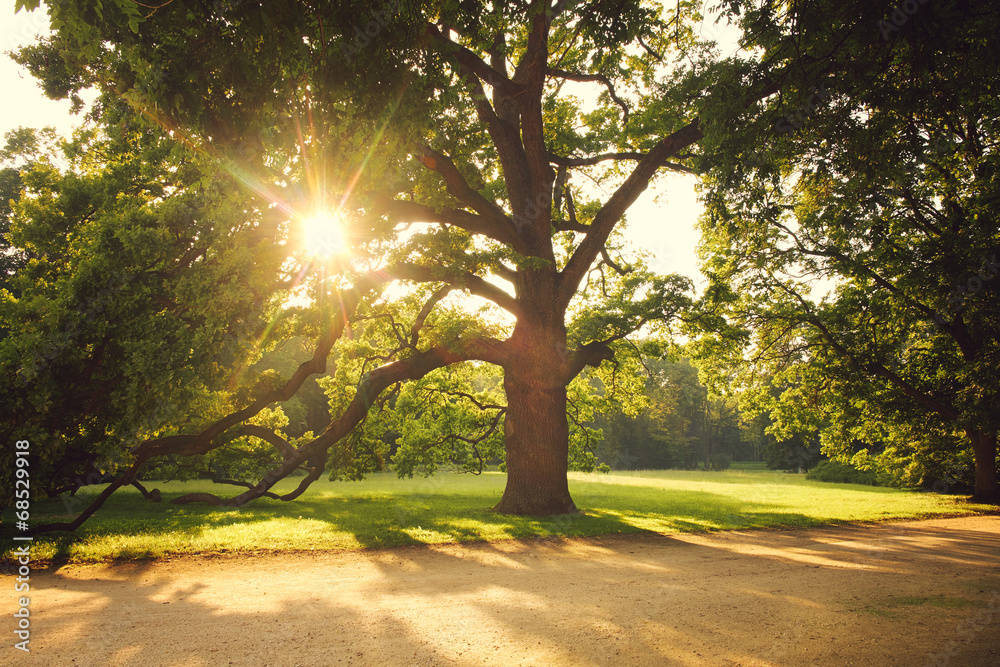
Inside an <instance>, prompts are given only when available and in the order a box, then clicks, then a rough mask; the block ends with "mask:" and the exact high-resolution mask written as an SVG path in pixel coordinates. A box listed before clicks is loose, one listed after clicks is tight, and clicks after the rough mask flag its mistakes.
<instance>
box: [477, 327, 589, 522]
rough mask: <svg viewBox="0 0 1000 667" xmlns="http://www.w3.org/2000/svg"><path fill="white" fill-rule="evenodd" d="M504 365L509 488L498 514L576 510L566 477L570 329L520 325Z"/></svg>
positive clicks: (540, 513)
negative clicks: (568, 342) (568, 332)
mask: <svg viewBox="0 0 1000 667" xmlns="http://www.w3.org/2000/svg"><path fill="white" fill-rule="evenodd" d="M508 344H509V345H510V350H509V352H510V353H511V354H510V356H511V359H510V361H509V362H508V364H507V365H506V366H505V367H504V383H503V384H504V391H505V392H506V394H507V413H506V416H505V420H504V447H505V449H506V454H507V457H506V459H507V486H506V488H505V489H504V493H503V497H502V498H501V499H500V502H499V503H498V504H497V506H496V507H494V510H495V511H497V512H501V513H503V514H527V515H534V516H542V515H548V514H566V513H570V512H576V511H577V510H576V505H575V504H574V503H573V499H572V498H571V497H570V494H569V483H568V480H567V478H566V473H567V468H568V457H569V424H568V422H567V420H566V383H567V380H566V370H567V367H568V363H567V353H566V330H565V327H564V326H562V325H561V323H559V322H553V323H550V324H549V325H530V324H529V325H526V324H521V323H519V324H518V325H517V327H516V328H515V330H514V335H513V336H512V337H511V338H510V340H509V341H508Z"/></svg>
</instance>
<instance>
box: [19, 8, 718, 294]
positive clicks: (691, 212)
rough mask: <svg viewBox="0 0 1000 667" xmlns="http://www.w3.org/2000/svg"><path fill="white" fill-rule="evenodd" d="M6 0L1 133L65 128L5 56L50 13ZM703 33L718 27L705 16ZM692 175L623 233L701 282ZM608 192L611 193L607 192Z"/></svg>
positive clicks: (636, 210) (664, 183)
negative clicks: (16, 7)
mask: <svg viewBox="0 0 1000 667" xmlns="http://www.w3.org/2000/svg"><path fill="white" fill-rule="evenodd" d="M13 5H14V3H13V2H11V1H10V0H8V2H7V3H6V6H5V7H4V8H3V9H2V10H0V21H2V23H0V25H2V33H0V51H2V52H3V54H4V55H3V56H2V57H0V86H2V88H0V89H2V90H4V91H5V93H6V94H5V98H6V100H7V103H6V104H4V105H3V106H2V107H0V135H5V134H6V133H7V132H9V131H10V130H13V129H15V128H17V127H20V126H26V127H44V126H47V125H51V126H54V127H55V128H56V129H57V130H59V131H60V132H63V133H69V132H70V131H71V130H72V128H73V127H75V126H77V125H79V123H80V119H79V117H76V116H73V115H71V114H70V111H69V108H70V103H69V101H68V100H63V101H60V102H56V101H52V100H49V99H48V98H46V97H45V96H44V95H43V94H42V92H41V89H40V88H39V87H38V85H37V84H36V83H35V81H34V79H33V78H32V77H31V75H29V74H28V73H27V72H26V71H24V69H23V68H21V67H19V66H18V65H17V64H16V63H14V62H13V61H12V60H10V58H9V57H8V56H7V55H6V54H7V52H8V51H11V50H14V49H16V48H18V47H20V46H22V45H24V44H28V43H31V42H32V41H34V40H35V39H36V36H37V35H39V34H44V33H47V32H48V16H47V15H46V14H45V12H44V11H43V10H41V9H40V10H36V11H34V12H26V11H23V10H22V11H21V12H18V13H17V14H15V13H14V8H13ZM702 29H703V33H704V32H708V33H709V34H708V35H706V36H711V34H712V32H713V31H716V30H718V29H717V28H715V27H714V26H712V25H711V24H710V22H708V21H706V22H705V24H704V25H703V26H702ZM695 185H696V179H695V178H694V177H693V176H690V175H687V174H669V175H667V176H666V177H664V178H661V179H660V182H659V183H658V184H657V185H656V186H655V187H651V188H649V189H647V190H646V192H644V193H643V195H642V196H641V197H640V199H639V201H637V202H636V203H635V204H634V205H633V206H632V208H631V209H630V210H629V212H628V214H627V215H626V221H627V226H626V227H625V235H626V238H627V239H628V241H629V242H630V243H631V244H633V245H634V246H635V247H636V248H640V249H642V250H644V251H646V252H647V253H649V255H650V257H649V262H650V265H651V268H652V269H653V270H654V271H656V272H657V273H680V274H683V275H686V276H688V277H690V278H692V279H695V281H696V282H700V280H701V274H700V272H699V271H698V264H697V258H696V255H695V252H696V247H697V244H698V232H697V229H696V223H697V220H698V216H699V215H700V213H701V205H700V203H699V202H698V200H697V196H696V191H695ZM607 194H608V195H610V194H611V193H610V192H608V193H607Z"/></svg>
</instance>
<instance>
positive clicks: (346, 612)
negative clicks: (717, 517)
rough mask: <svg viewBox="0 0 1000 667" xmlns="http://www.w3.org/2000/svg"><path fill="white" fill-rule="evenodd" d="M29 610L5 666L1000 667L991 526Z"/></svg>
mask: <svg viewBox="0 0 1000 667" xmlns="http://www.w3.org/2000/svg"><path fill="white" fill-rule="evenodd" d="M4 588H5V589H6V590H7V591H8V592H10V591H12V588H13V586H7V585H5V586H4ZM14 597H15V596H14V594H13V593H12V592H10V593H9V594H8V595H6V596H4V601H5V606H4V609H11V608H12V607H13V604H14V601H13V598H14ZM30 610H31V619H32V625H31V630H32V635H31V643H30V647H31V653H30V655H25V654H24V653H22V652H21V651H18V650H15V649H14V648H13V646H12V644H13V640H11V639H10V638H11V636H12V635H11V633H10V631H9V630H6V631H4V633H3V634H4V635H5V636H7V638H8V639H7V641H8V642H9V644H8V645H7V646H4V647H3V648H2V650H0V663H3V664H24V665H47V666H48V665H141V666H143V667H145V666H147V665H149V666H152V665H178V666H179V665H185V666H188V665H191V666H193V665H204V666H213V667H214V666H215V665H254V666H257V665H268V666H272V665H273V666H286V665H310V666H311V665H394V666H395V665H459V666H465V665H684V666H695V665H837V666H838V667H839V666H840V665H906V666H910V665H917V666H921V665H954V666H955V667H959V666H961V667H966V666H978V665H983V666H990V667H995V666H997V665H1000V517H973V518H961V519H936V520H930V521H920V522H910V523H896V524H883V525H879V526H863V527H857V526H843V527H832V528H822V529H810V530H789V531H778V530H768V531H748V532H725V533H715V534H702V535H681V536H670V537H664V536H642V537H621V538H607V539H586V540H565V541H563V540H558V541H532V542H507V543H496V544H477V545H471V546H453V545H449V546H435V547H426V548H423V547H420V548H403V549H393V550H386V551H376V552H362V553H321V554H319V553H317V554H296V555H291V556H255V557H242V558H239V557H216V558H194V557H185V558H180V559H174V560H170V561H155V562H147V563H141V564H133V565H118V566H66V567H63V568H60V569H58V570H56V571H47V572H45V571H40V572H35V573H33V574H32V591H31V603H30ZM3 615H4V616H5V617H6V618H7V619H8V620H7V621H6V622H5V623H6V624H7V626H8V627H10V624H11V620H10V616H9V615H8V613H7V612H4V614H3Z"/></svg>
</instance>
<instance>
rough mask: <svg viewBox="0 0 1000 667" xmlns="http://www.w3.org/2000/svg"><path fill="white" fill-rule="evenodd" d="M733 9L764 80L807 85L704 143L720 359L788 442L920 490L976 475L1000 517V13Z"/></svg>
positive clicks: (853, 6)
mask: <svg viewBox="0 0 1000 667" xmlns="http://www.w3.org/2000/svg"><path fill="white" fill-rule="evenodd" d="M725 4H726V5H727V7H728V8H729V10H730V11H732V12H735V13H738V14H739V15H740V16H741V26H742V27H743V29H744V31H745V44H746V46H747V47H749V48H756V49H759V51H758V53H759V58H758V59H755V60H754V61H748V62H746V63H745V65H744V68H745V76H746V78H747V79H748V80H751V81H752V80H755V79H757V80H759V79H761V78H764V77H767V76H768V74H769V73H770V72H773V71H774V70H775V68H779V69H780V68H781V66H782V64H791V63H797V67H795V68H792V69H789V70H787V71H788V77H787V78H785V79H784V81H783V86H782V88H781V91H780V93H779V94H776V95H774V96H772V97H770V98H768V99H766V100H762V101H761V102H760V103H759V104H755V105H751V106H749V107H744V108H738V107H737V105H735V104H732V105H730V107H729V108H730V112H731V114H732V115H733V116H734V118H735V120H734V122H732V123H730V124H728V125H727V126H726V129H725V130H724V131H720V132H718V133H712V134H710V136H709V137H708V138H707V139H706V142H703V146H704V147H705V148H706V152H707V153H710V154H711V158H710V159H709V160H708V161H707V167H708V177H707V180H706V183H707V185H708V188H709V191H708V195H707V197H706V203H707V213H706V215H705V218H704V221H703V229H704V234H705V236H704V242H703V249H704V254H705V267H706V270H707V271H708V272H709V274H710V276H711V279H712V286H711V287H710V289H709V297H710V299H711V300H712V301H713V302H714V303H715V304H718V305H720V306H721V307H722V308H723V309H724V312H725V313H726V314H727V317H728V318H729V321H730V323H731V324H733V325H734V327H735V329H733V330H730V331H729V332H728V333H726V334H722V335H717V336H716V337H715V338H714V340H709V341H705V345H706V347H705V348H704V352H705V354H704V355H703V358H704V359H706V360H707V361H708V363H709V364H711V365H714V366H716V367H722V368H727V367H728V366H729V364H731V363H733V361H732V360H734V359H735V358H738V357H741V356H742V355H743V353H744V351H746V353H747V355H748V357H749V365H748V366H746V367H745V369H744V372H743V374H742V377H741V378H740V379H739V381H738V382H737V383H736V384H737V386H743V387H746V388H748V389H749V390H751V391H753V392H755V393H756V397H757V398H756V400H757V401H758V403H759V405H760V406H761V407H763V409H764V410H766V411H770V412H771V415H772V417H773V418H774V420H775V422H776V425H775V428H776V429H778V431H779V432H787V431H789V430H798V431H802V432H808V431H810V430H814V429H822V443H823V448H824V451H826V452H828V453H829V454H830V455H837V456H840V457H842V458H852V457H853V460H854V461H855V462H856V463H858V464H859V465H861V466H870V465H876V464H877V463H878V461H880V460H881V461H882V462H883V463H885V464H889V463H890V462H891V463H892V466H895V467H896V468H897V470H898V472H899V474H900V475H904V472H903V470H901V469H904V468H906V469H908V472H906V473H905V475H909V477H910V478H914V477H915V478H916V479H917V480H919V479H920V478H921V477H925V478H926V477H927V476H928V475H933V474H939V475H940V474H943V473H942V468H943V469H944V470H945V471H947V470H952V471H953V472H954V467H956V466H957V467H961V465H962V462H963V461H965V460H968V459H969V458H974V460H975V498H976V499H977V500H980V501H984V502H997V500H998V488H997V477H996V462H997V429H998V426H1000V393H998V388H997V383H996V381H995V378H996V377H997V370H998V368H1000V347H998V332H1000V328H998V327H1000V321H998V314H1000V307H998V306H1000V302H998V295H1000V289H998V286H1000V280H996V279H995V276H996V275H997V272H998V265H997V259H996V253H997V249H998V246H1000V233H998V229H1000V227H998V225H997V217H996V213H997V202H998V190H997V182H998V180H997V157H996V140H997V131H998V126H997V119H998V118H1000V114H998V111H1000V108H998V106H997V105H998V102H997V97H996V95H995V94H993V93H992V92H990V91H995V90H996V89H997V85H998V79H997V77H998V76H1000V75H998V72H1000V61H998V58H1000V55H998V54H1000V49H998V48H997V47H998V42H997V39H998V38H997V35H998V34H1000V33H998V29H1000V12H998V11H997V9H996V8H995V7H993V6H991V5H988V4H986V3H969V2H935V3H926V4H924V3H904V4H903V5H900V7H899V8H895V9H894V8H892V7H888V6H887V5H884V4H883V3H871V2H846V3H830V2H821V1H807V2H796V3H792V4H788V3H777V2H767V1H765V2H760V3H747V2H740V1H732V2H727V3H725ZM713 100H714V101H721V98H718V97H715V98H713ZM727 345H729V346H730V347H728V350H729V352H730V354H729V355H728V359H729V360H730V361H728V362H727V361H723V360H724V359H726V358H727V355H726V354H725V353H724V352H723V351H724V350H725V349H727ZM713 360H714V361H713ZM773 386H778V387H779V389H780V391H778V392H774V391H772V387H773ZM859 448H860V451H859ZM970 455H971V456H970ZM967 456H968V458H967ZM934 462H936V463H934ZM931 463H933V465H934V466H937V471H936V472H935V471H934V470H933V469H932V468H929V467H928V466H930V465H931ZM913 465H916V466H917V468H918V470H914V468H913ZM921 467H922V472H921V470H920V469H921ZM952 476H953V477H954V476H955V475H954V474H953V475H952Z"/></svg>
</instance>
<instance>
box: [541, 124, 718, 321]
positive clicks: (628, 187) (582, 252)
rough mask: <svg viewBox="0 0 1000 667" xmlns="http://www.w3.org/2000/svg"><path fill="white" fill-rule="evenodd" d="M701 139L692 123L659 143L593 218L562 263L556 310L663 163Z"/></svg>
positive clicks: (566, 301) (569, 298) (577, 285)
mask: <svg viewBox="0 0 1000 667" xmlns="http://www.w3.org/2000/svg"><path fill="white" fill-rule="evenodd" d="M703 136H704V135H703V134H702V132H701V128H700V126H699V122H698V120H697V119H695V120H693V121H691V122H690V123H688V124H687V125H685V126H684V127H682V128H680V129H679V130H677V131H676V132H673V133H672V134H671V135H670V136H668V137H666V138H664V139H663V140H661V141H660V142H659V143H658V144H656V146H655V147H654V148H653V149H652V150H651V151H649V153H647V154H646V156H645V157H644V158H643V159H642V160H640V161H639V164H637V165H636V167H635V169H634V170H633V171H632V173H631V174H629V177H628V178H627V179H626V180H625V182H624V183H623V184H622V185H621V187H619V188H618V189H617V190H616V191H615V193H614V194H613V195H611V197H610V198H609V199H608V201H607V202H605V204H604V206H602V207H601V210H599V211H598V212H597V215H595V216H594V221H593V222H592V223H591V225H590V232H589V233H588V234H587V237H586V238H585V239H584V240H583V242H582V243H580V245H579V246H578V247H577V249H576V251H575V252H574V253H573V256H572V257H570V259H569V261H568V262H567V263H566V268H564V269H563V271H562V282H561V284H560V286H559V299H558V305H557V307H561V308H566V307H567V306H568V305H569V302H570V300H571V299H572V298H573V295H574V294H576V291H577V289H578V288H579V286H580V281H581V280H583V277H584V276H585V275H586V273H587V270H588V269H589V268H590V266H591V264H593V262H594V260H595V259H596V258H597V255H598V254H599V253H600V251H601V248H603V247H604V245H605V243H606V242H607V240H608V236H609V235H610V234H611V230H613V229H614V227H615V225H616V224H618V221H619V220H621V218H622V216H623V215H624V214H625V211H627V210H628V208H629V207H630V206H631V205H632V204H633V203H634V202H635V200H636V199H638V198H639V195H640V194H642V192H643V191H644V190H645V189H646V187H647V186H648V185H649V181H650V179H652V177H653V176H654V175H655V174H656V172H657V171H658V170H659V169H660V168H661V167H663V166H664V164H665V163H666V162H667V160H669V159H670V158H671V157H673V156H674V155H676V154H677V153H678V152H679V151H681V150H683V149H684V148H686V147H688V146H690V145H691V144H693V143H695V142H697V141H699V140H701V139H702V137H703Z"/></svg>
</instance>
